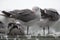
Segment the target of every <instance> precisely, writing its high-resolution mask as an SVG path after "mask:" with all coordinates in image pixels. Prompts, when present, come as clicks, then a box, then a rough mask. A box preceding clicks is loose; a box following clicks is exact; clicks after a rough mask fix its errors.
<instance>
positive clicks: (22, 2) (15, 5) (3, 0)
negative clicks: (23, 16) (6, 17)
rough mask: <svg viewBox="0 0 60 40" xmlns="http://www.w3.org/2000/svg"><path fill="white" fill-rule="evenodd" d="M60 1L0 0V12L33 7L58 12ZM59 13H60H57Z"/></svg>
mask: <svg viewBox="0 0 60 40" xmlns="http://www.w3.org/2000/svg"><path fill="white" fill-rule="evenodd" d="M59 3H60V0H0V10H7V11H8V10H9V11H10V10H14V9H26V8H28V9H31V8H32V7H34V6H38V7H40V8H42V9H44V8H54V9H57V10H58V12H59V11H60V5H59ZM59 13H60V12H59Z"/></svg>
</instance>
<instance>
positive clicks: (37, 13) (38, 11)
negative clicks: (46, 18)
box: [32, 7, 41, 18]
mask: <svg viewBox="0 0 60 40" xmlns="http://www.w3.org/2000/svg"><path fill="white" fill-rule="evenodd" d="M32 11H33V12H34V13H35V14H36V15H37V16H38V17H40V18H41V12H40V8H39V7H33V8H32Z"/></svg>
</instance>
